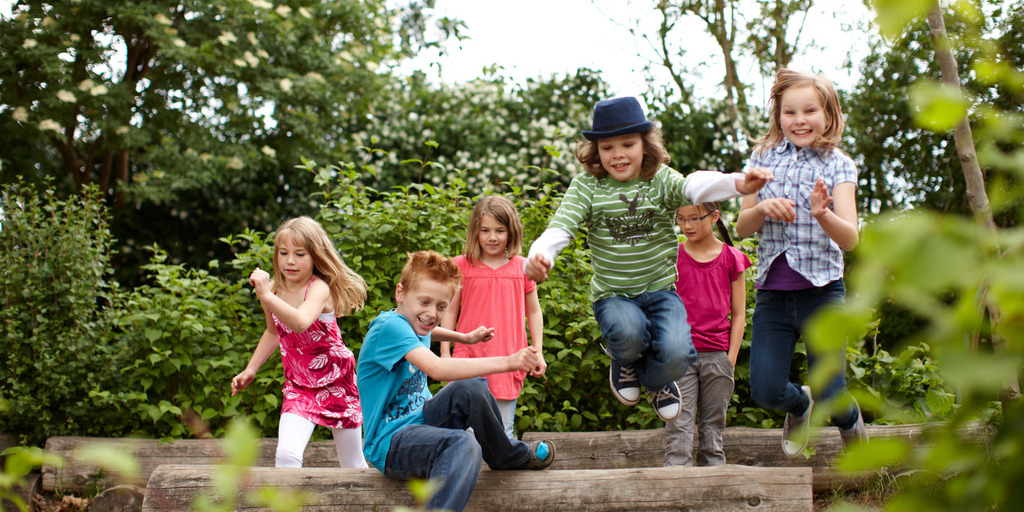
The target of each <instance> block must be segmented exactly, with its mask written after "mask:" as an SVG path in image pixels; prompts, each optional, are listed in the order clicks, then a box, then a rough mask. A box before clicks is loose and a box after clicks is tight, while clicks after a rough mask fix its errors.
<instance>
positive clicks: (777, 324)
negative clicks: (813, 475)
mask: <svg viewBox="0 0 1024 512" xmlns="http://www.w3.org/2000/svg"><path fill="white" fill-rule="evenodd" d="M756 300H757V303H756V307H755V308H754V316H753V318H752V323H753V327H752V329H751V342H750V394H751V396H752V397H753V399H754V401H755V402H757V404H758V405H760V406H761V407H764V408H767V409H776V410H780V411H783V412H788V413H791V414H794V415H796V416H800V415H803V414H804V413H805V412H806V411H807V406H808V404H809V402H808V401H807V396H806V395H805V394H804V392H803V390H801V389H800V385H798V384H794V383H792V382H790V381H789V374H790V368H791V366H792V363H793V353H794V351H795V350H796V343H797V341H798V340H799V339H800V337H801V335H802V333H803V327H804V324H805V323H806V322H807V320H808V319H809V318H810V317H811V316H812V315H813V314H814V313H816V312H817V311H818V310H819V309H820V308H821V307H822V306H825V305H828V304H832V303H840V304H841V303H844V302H845V301H846V289H845V287H844V286H843V280H842V279H839V280H836V281H832V282H831V283H828V284H826V285H825V286H821V287H818V288H808V289H806V290H792V291H782V290H758V291H757V299H756ZM840 357H842V358H843V361H845V360H846V359H845V357H846V351H845V347H844V349H843V354H842V355H841V356H840ZM815 360H816V354H814V352H813V351H812V349H811V347H807V367H808V368H807V371H808V373H810V372H812V371H813V370H814V363H815ZM813 391H814V400H815V402H821V401H825V400H828V399H829V398H832V397H835V396H837V395H839V394H842V393H846V365H845V364H844V365H843V370H842V371H840V372H839V373H838V374H837V375H836V376H835V377H834V378H833V379H832V380H831V381H830V382H829V384H828V386H826V388H825V389H824V390H817V389H816V390H813ZM856 422H857V409H856V408H855V407H853V406H851V407H850V408H849V409H847V410H846V411H844V412H842V413H839V414H837V415H834V416H832V423H833V424H834V425H836V426H838V427H839V428H842V429H849V428H853V426H854V424H855V423H856Z"/></svg>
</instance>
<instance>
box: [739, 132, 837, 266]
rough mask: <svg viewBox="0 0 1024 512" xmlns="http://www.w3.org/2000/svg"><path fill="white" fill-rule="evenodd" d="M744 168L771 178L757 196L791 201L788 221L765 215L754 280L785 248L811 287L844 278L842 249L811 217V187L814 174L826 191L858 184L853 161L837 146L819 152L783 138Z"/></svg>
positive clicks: (758, 153)
mask: <svg viewBox="0 0 1024 512" xmlns="http://www.w3.org/2000/svg"><path fill="white" fill-rule="evenodd" d="M746 167H747V169H750V168H754V167H764V168H767V169H768V170H770V171H772V173H773V174H774V175H775V180H774V181H771V182H769V183H768V184H767V185H765V186H764V187H763V188H762V189H761V190H760V191H758V193H757V201H758V202H761V201H763V200H765V199H771V198H777V197H783V198H787V199H791V200H793V201H794V202H795V203H796V221H795V222H793V223H787V222H780V221H777V220H772V219H767V218H766V219H765V221H764V225H763V226H762V227H761V230H760V232H759V237H760V242H759V244H758V246H757V284H763V283H764V279H765V276H766V275H767V274H768V269H769V268H771V266H772V262H773V261H774V260H775V258H776V257H777V256H778V255H779V254H782V252H783V251H785V253H786V259H787V261H788V262H789V265H790V267H792V268H793V270H795V271H797V272H798V273H800V275H802V276H804V277H805V278H807V280H808V281H810V282H811V284H813V285H814V286H824V285H826V284H828V283H830V282H832V281H835V280H837V279H839V278H841V277H843V250H842V249H841V248H840V247H839V245H838V244H836V243H835V241H833V240H832V239H831V238H829V236H828V235H827V234H825V230H823V229H821V226H820V225H818V221H817V220H815V219H814V217H813V216H811V192H812V191H813V190H814V184H815V183H816V182H817V180H818V178H821V179H823V180H824V181H825V185H826V186H827V187H828V189H829V191H831V190H833V189H834V188H835V186H836V185H838V184H840V183H844V182H847V181H850V182H853V183H854V184H856V183H857V166H856V165H854V163H853V160H852V159H851V158H850V157H849V156H847V155H846V154H845V153H843V152H842V151H839V150H838V149H834V150H832V151H830V152H829V153H828V154H827V155H825V156H821V155H820V154H819V153H818V152H817V151H815V150H814V149H810V148H805V149H800V148H797V147H796V146H794V145H793V143H791V142H789V141H788V140H786V139H783V141H782V142H780V143H779V144H777V145H775V146H774V147H771V148H768V149H765V150H763V151H761V152H756V151H755V152H754V153H753V154H751V156H750V159H749V160H747V166H746Z"/></svg>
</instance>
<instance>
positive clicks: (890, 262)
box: [811, 0, 1024, 511]
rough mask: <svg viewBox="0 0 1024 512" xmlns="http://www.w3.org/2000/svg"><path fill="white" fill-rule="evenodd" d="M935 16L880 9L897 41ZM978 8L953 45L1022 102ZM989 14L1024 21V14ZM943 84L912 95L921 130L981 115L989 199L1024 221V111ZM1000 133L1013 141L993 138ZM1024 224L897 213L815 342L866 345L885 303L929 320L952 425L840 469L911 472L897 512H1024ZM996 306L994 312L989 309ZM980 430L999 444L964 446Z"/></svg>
mask: <svg viewBox="0 0 1024 512" xmlns="http://www.w3.org/2000/svg"><path fill="white" fill-rule="evenodd" d="M936 5H937V4H936V3H935V2H930V1H925V2H918V3H914V4H911V5H909V6H908V5H907V4H905V3H904V2H897V1H891V0H890V1H880V2H878V3H877V4H876V6H875V7H876V9H877V10H878V12H879V20H880V24H881V27H882V30H883V33H884V34H886V35H889V36H892V35H893V34H894V33H898V32H900V31H903V30H905V29H906V27H907V26H914V25H915V24H916V23H918V22H919V21H920V20H921V19H922V17H923V16H924V15H925V13H926V12H928V11H931V12H932V14H934V13H935V11H934V8H935V7H936ZM976 7H977V6H976V5H974V4H970V3H960V4H957V5H956V6H954V7H953V9H954V11H955V12H956V13H957V16H958V19H960V20H962V21H963V22H964V27H963V28H964V31H963V32H962V34H967V35H968V36H969V37H962V38H958V39H957V40H955V41H954V43H953V44H954V47H959V48H960V49H961V50H963V49H964V48H965V47H970V48H973V49H974V50H975V51H976V53H973V55H972V57H973V58H972V59H971V60H969V61H967V62H966V65H967V67H968V69H970V70H971V73H974V74H975V75H977V76H980V77H982V80H984V81H985V82H987V83H989V84H990V85H991V84H995V83H997V82H999V83H1002V84H1004V85H1006V86H1008V87H1009V89H1010V90H1013V89H1014V88H1015V87H1019V85H1020V84H1024V70H1022V69H1021V68H1020V67H1013V66H1012V65H1011V64H1010V63H1011V62H1016V59H1014V58H1006V57H1005V56H1006V55H1009V54H1012V53H1013V52H1014V51H1016V50H1017V49H1018V48H1004V47H1001V46H1000V45H999V42H1000V41H1001V40H1002V39H1001V37H998V36H997V37H986V36H985V34H986V32H985V30H984V29H986V28H988V27H989V26H990V25H987V22H986V21H985V17H984V16H982V14H981V11H980V10H977V9H976ZM989 12H991V13H993V14H995V15H1001V14H1004V13H1005V14H1009V15H1010V16H1011V17H1015V16H1018V15H1019V14H1020V12H1021V11H1020V9H1009V10H1008V11H1002V10H999V9H997V10H992V11H989ZM1013 24H1014V23H1011V24H1010V25H1013ZM1011 40H1012V39H1011ZM940 51H941V50H940ZM961 63H962V64H963V61H961ZM937 79H938V75H931V76H930V77H923V78H922V80H928V81H930V83H931V84H930V85H929V84H924V85H918V86H917V87H916V88H914V89H913V90H911V91H910V100H911V102H912V104H913V105H914V106H915V107H916V108H915V109H914V110H913V111H912V112H913V116H914V120H915V122H916V123H917V124H918V125H919V126H923V127H927V128H928V129H930V130H934V131H936V132H946V131H948V130H950V129H952V127H953V126H954V125H955V124H957V123H959V122H961V120H962V119H963V118H965V117H967V115H968V113H969V112H972V111H973V115H972V116H971V117H970V120H971V123H972V124H975V123H977V124H980V125H982V126H985V127H986V128H987V129H986V132H987V133H986V136H987V137H989V138H988V140H980V141H975V143H976V144H977V145H978V147H979V153H978V161H979V164H980V166H981V168H983V169H985V170H987V171H988V172H989V177H988V178H989V180H990V181H989V183H988V187H989V195H995V194H992V192H993V188H992V184H993V183H995V184H998V185H999V186H1000V187H1001V188H1002V190H1000V191H999V194H998V195H999V196H1000V197H1001V198H1004V199H1001V200H999V201H994V202H993V208H994V210H995V211H996V212H1000V213H1002V214H1004V215H1006V214H1007V213H1008V212H1013V213H1014V214H1015V215H1019V210H1016V205H1017V204H1018V201H1019V200H1020V198H1021V197H1024V186H1021V181H1020V177H1021V176H1024V166H1022V165H1021V162H1022V161H1024V160H1022V158H1021V157H1022V152H1021V146H1020V138H1021V135H1020V130H1021V128H1022V127H1024V123H1022V117H1021V116H1020V114H1019V106H1017V105H1011V106H1010V108H1009V109H1008V110H1000V109H998V108H996V107H995V106H994V104H995V102H989V101H983V98H984V96H976V97H974V98H972V100H971V101H970V102H968V101H966V100H965V99H961V98H960V97H958V96H955V95H950V94H949V93H948V90H942V89H940V88H938V87H937V86H936V85H935V84H936V83H937V81H938V80H937ZM992 89H995V90H998V89H997V88H995V87H993V88H992ZM999 126H1002V127H1004V128H1005V129H1003V130H994V129H992V127H999ZM1011 126H1012V127H1013V128H1012V129H1010V128H1009V127H1011ZM1015 210H1016V211H1015ZM1015 220H1016V222H1015V223H1014V224H1013V225H1011V226H1007V227H1005V228H1003V229H1001V230H998V231H996V230H992V229H987V228H985V227H984V224H983V222H978V221H977V220H976V219H974V218H967V217H965V216H964V215H962V214H949V213H936V212H934V211H928V210H925V209H923V208H921V209H915V210H914V211H911V212H905V213H897V212H889V213H887V214H885V215H884V216H883V217H882V218H880V219H878V222H875V223H873V224H872V225H871V226H870V229H867V230H865V235H864V237H863V238H862V242H861V245H860V247H858V252H859V257H858V258H857V262H856V263H855V265H854V268H853V269H852V271H851V273H850V277H851V282H852V283H853V287H855V288H856V289H857V290H858V294H857V295H856V296H855V297H853V300H851V301H850V302H849V304H848V305H847V307H846V308H842V309H834V310H832V311H830V312H828V313H826V314H824V315H822V316H821V317H819V318H818V319H816V326H815V327H814V328H813V329H812V330H813V335H812V337H811V338H812V339H811V342H812V343H816V344H819V346H822V345H825V344H828V343H830V340H834V339H835V338H836V337H837V336H836V333H846V334H847V335H849V336H854V337H856V336H858V335H860V334H862V333H863V332H864V330H865V327H864V326H865V325H867V324H868V322H867V320H868V319H869V317H870V316H871V310H872V309H873V308H874V307H875V306H876V305H877V304H879V303H880V302H883V301H888V300H892V301H894V302H896V303H897V304H898V305H899V306H901V307H904V308H907V309H909V310H911V311H913V312H914V313H915V314H917V315H919V316H920V317H923V318H927V319H928V324H927V326H926V328H925V329H924V330H923V331H921V332H919V333H918V335H917V336H916V339H918V340H921V341H923V342H927V344H928V345H929V346H930V349H929V353H930V354H931V357H933V358H934V361H935V365H936V368H937V370H938V372H939V373H940V374H941V375H942V376H943V379H944V381H945V383H946V385H947V386H949V387H950V388H951V389H955V390H956V392H957V394H956V395H955V396H954V395H952V394H950V393H948V392H943V393H933V392H932V391H931V390H930V391H929V397H928V402H929V403H935V404H939V403H943V402H945V403H950V404H951V405H952V410H953V414H952V416H951V418H950V419H951V421H950V422H949V424H948V425H946V426H944V427H943V428H941V429H939V430H938V432H937V434H936V439H935V441H934V444H932V446H933V447H932V448H924V449H911V447H910V446H908V445H907V443H906V442H903V441H899V440H887V441H881V442H873V443H868V444H865V445H862V446H859V447H856V448H854V449H852V450H850V451H849V452H848V454H847V456H846V457H845V458H844V460H843V461H842V462H841V466H842V467H845V468H847V469H851V470H863V469H878V468H881V467H882V466H889V467H892V466H905V467H908V468H909V469H910V470H911V471H909V472H908V474H909V475H912V476H911V477H910V478H908V479H907V480H908V483H907V484H905V485H904V486H903V489H902V492H898V493H897V494H896V495H895V496H893V497H892V499H890V500H889V501H888V503H887V504H886V509H887V510H923V509H927V510H958V511H960V510H979V511H980V510H1017V509H1020V508H1021V507H1022V506H1024V491H1022V489H1021V487H1020V485H1019V484H1020V481H1021V479H1022V477H1024V464H1022V463H1021V460H1022V456H1024V453H1022V452H1024V450H1022V447H1024V442H1022V432H1024V430H1022V429H1021V425H1022V419H1024V403H1022V402H1021V401H1020V399H1019V396H1018V397H1008V396H1006V395H1005V394H1004V391H1005V390H1006V389H1007V383H1008V382H1009V383H1010V384H1011V385H1014V386H1019V380H1018V379H1019V372H1020V369H1021V368H1022V366H1024V350H1022V347H1024V343H1022V341H1024V339H1022V337H1021V333H1022V332H1024V330H1022V328H1021V327H1022V325H1024V307H1022V305H1024V294H1022V290H1024V286H1022V283H1021V282H1020V276H1022V275H1024V258H1022V252H1021V250H1020V247H1019V244H1018V243H1010V244H1008V245H1007V241H1012V240H1019V239H1020V237H1021V235H1022V233H1021V228H1020V227H1019V220H1020V219H1019V218H1017V217H1015ZM979 290H987V298H986V297H980V295H985V294H979ZM986 301H991V303H992V304H994V305H995V306H996V307H995V308H985V307H984V306H985V304H986ZM979 303H980V304H979ZM992 311H998V313H999V314H998V316H995V315H991V314H990V312H992ZM987 313H989V314H987ZM978 331H981V332H986V333H987V336H985V337H984V338H982V340H981V343H980V347H972V346H971V344H969V343H965V338H967V337H968V336H969V335H970V334H971V333H974V332H978ZM840 338H841V336H840ZM997 341H999V342H1001V343H996V342H997ZM862 398H863V399H864V401H863V402H862V403H865V404H870V407H871V408H874V409H876V410H884V409H885V408H886V407H885V405H884V404H881V403H879V402H878V401H874V400H871V399H870V397H867V396H862ZM997 399H1002V400H1001V401H997ZM976 418H982V419H988V420H991V422H992V425H993V427H994V433H993V434H992V436H991V438H990V442H989V443H987V444H986V445H984V446H976V445H962V444H960V443H958V440H959V439H958V429H959V428H960V427H961V426H962V425H963V422H965V421H967V420H972V419H976Z"/></svg>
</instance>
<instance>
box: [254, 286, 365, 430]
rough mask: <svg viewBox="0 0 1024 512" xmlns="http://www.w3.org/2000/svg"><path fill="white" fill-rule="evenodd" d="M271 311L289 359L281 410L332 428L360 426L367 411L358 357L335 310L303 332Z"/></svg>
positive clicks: (283, 352)
mask: <svg viewBox="0 0 1024 512" xmlns="http://www.w3.org/2000/svg"><path fill="white" fill-rule="evenodd" d="M313 279H316V277H315V276H314V277H313ZM309 282H310V284H312V283H313V280H310V281H309ZM306 292H307V293H308V292H309V286H308V285H307V286H306ZM303 300H305V296H303ZM272 316H273V318H274V325H275V326H276V327H277V335H278V337H279V339H280V346H281V361H282V362H283V363H284V379H285V380H284V404H283V405H282V406H281V412H282V413H286V412H290V413H292V414H297V415H299V416H302V417H303V418H306V419H308V420H309V421H312V422H313V423H316V424H317V425H323V426H325V427H329V428H359V427H360V426H361V425H362V424H363V411H362V408H361V407H360V405H359V390H358V388H356V358H355V356H354V355H353V354H352V351H351V350H349V348H348V347H346V346H345V342H344V341H342V339H341V331H340V330H339V329H338V320H337V318H335V317H334V314H332V313H323V314H321V315H320V316H319V317H318V318H317V319H316V320H315V321H313V324H312V325H310V326H309V328H308V329H306V330H305V331H304V332H299V333H296V332H292V330H291V329H289V328H288V326H286V325H285V324H283V323H282V322H281V321H280V320H278V318H277V315H273V314H272Z"/></svg>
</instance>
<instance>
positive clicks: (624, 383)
mask: <svg viewBox="0 0 1024 512" xmlns="http://www.w3.org/2000/svg"><path fill="white" fill-rule="evenodd" d="M609 357H611V355H610V354H609ZM608 383H609V384H611V387H612V393H613V394H614V395H615V398H618V399H619V401H620V402H622V404H623V405H636V404H638V403H640V379H638V378H637V376H636V366H634V365H631V364H620V363H619V362H618V361H616V360H615V358H614V357H612V362H611V366H609V368H608Z"/></svg>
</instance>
